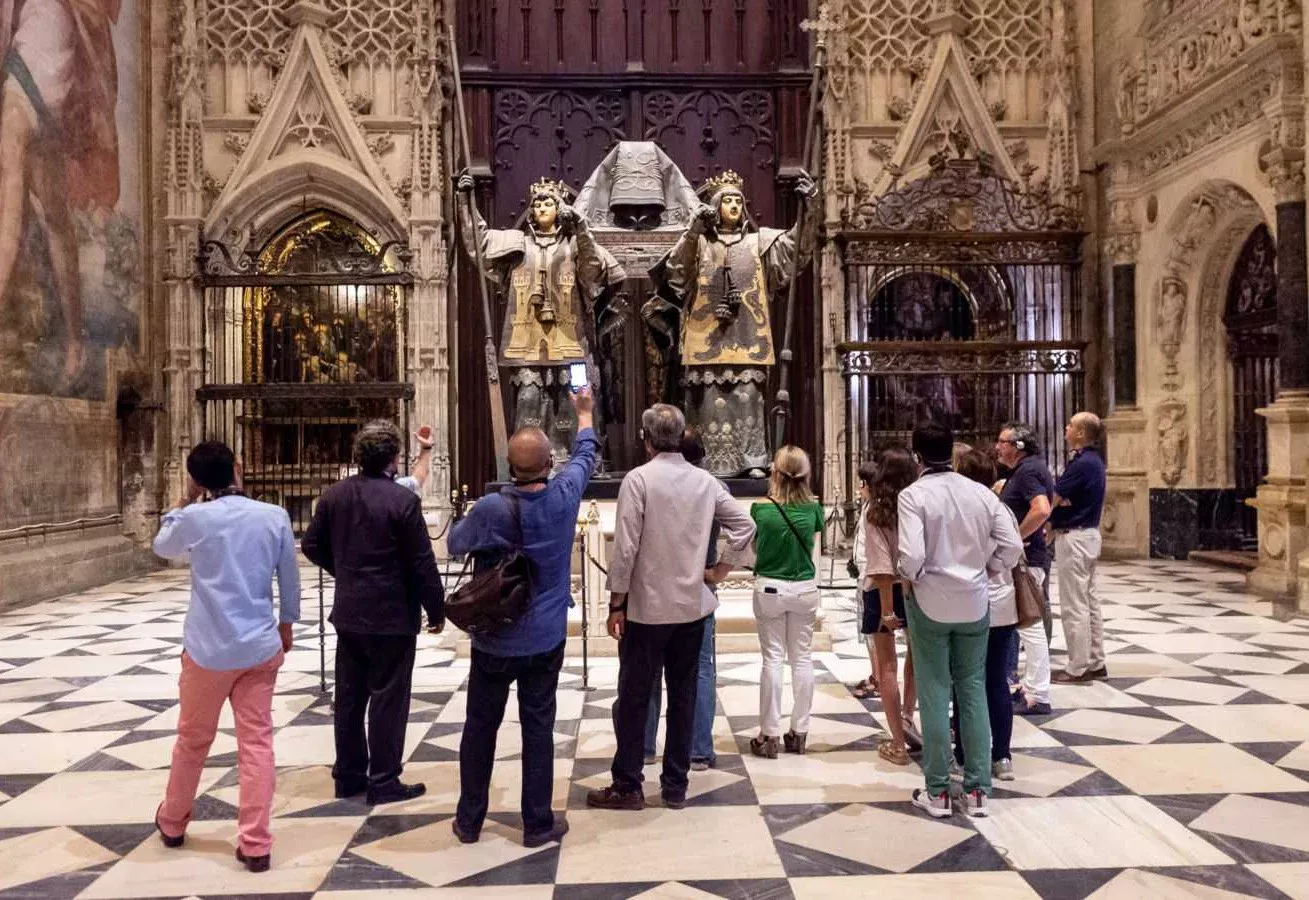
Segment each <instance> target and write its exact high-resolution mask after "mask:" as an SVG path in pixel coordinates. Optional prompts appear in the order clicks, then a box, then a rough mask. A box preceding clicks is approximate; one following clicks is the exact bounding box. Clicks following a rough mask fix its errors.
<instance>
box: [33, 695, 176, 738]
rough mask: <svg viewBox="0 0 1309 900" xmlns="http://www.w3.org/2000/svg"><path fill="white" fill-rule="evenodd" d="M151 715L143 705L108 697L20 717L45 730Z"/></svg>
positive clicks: (93, 726) (96, 725)
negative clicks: (96, 701) (99, 700)
mask: <svg viewBox="0 0 1309 900" xmlns="http://www.w3.org/2000/svg"><path fill="white" fill-rule="evenodd" d="M154 715H155V714H154V712H152V711H151V710H148V709H146V708H145V707H144V706H137V705H135V704H133V703H126V702H124V701H122V700H109V701H106V702H104V703H86V704H82V705H79V706H63V707H60V708H59V709H55V710H51V711H49V712H43V713H36V714H34V715H30V716H24V717H23V718H24V719H25V720H26V721H28V722H31V723H32V724H33V725H36V726H38V727H40V728H44V729H45V730H46V731H89V730H91V729H96V728H103V727H105V726H107V725H117V724H119V723H124V722H137V721H141V720H143V719H149V718H152V717H153V716H154Z"/></svg>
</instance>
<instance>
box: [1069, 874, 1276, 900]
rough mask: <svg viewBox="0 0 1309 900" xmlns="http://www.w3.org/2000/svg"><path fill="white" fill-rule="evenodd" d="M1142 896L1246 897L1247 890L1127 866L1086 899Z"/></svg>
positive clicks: (1160, 899)
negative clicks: (1223, 888)
mask: <svg viewBox="0 0 1309 900" xmlns="http://www.w3.org/2000/svg"><path fill="white" fill-rule="evenodd" d="M1145 897H1149V898H1150V900H1250V895H1249V894H1236V893H1233V892H1232V891H1225V890H1222V889H1221V888H1214V887H1209V886H1207V885H1203V884H1199V883H1197V882H1194V881H1183V880H1182V879H1180V878H1169V877H1168V876H1167V875H1163V874H1160V873H1158V872H1142V871H1141V870H1139V869H1128V870H1127V871H1125V872H1123V873H1121V874H1119V875H1115V876H1114V877H1113V879H1111V880H1110V881H1109V882H1108V883H1107V884H1105V886H1104V887H1102V888H1100V889H1099V890H1098V891H1096V892H1095V893H1094V894H1092V895H1091V896H1090V897H1089V898H1088V900H1141V898H1145Z"/></svg>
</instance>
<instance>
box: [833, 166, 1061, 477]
mask: <svg viewBox="0 0 1309 900" xmlns="http://www.w3.org/2000/svg"><path fill="white" fill-rule="evenodd" d="M1075 221H1076V216H1075V213H1074V211H1073V210H1071V209H1070V208H1069V207H1066V206H1061V205H1059V204H1057V203H1054V202H1052V201H1051V200H1050V198H1049V197H1048V195H1047V194H1045V192H1044V191H1042V190H1040V189H1034V188H1032V187H1031V186H1029V185H1021V186H1019V185H1015V184H1013V183H1011V182H1009V181H1007V180H1005V179H1004V178H1002V177H1001V176H1000V175H999V174H997V173H996V172H994V171H993V170H992V169H991V167H990V165H989V162H988V161H987V160H986V159H985V158H984V157H983V158H979V159H955V160H947V159H945V158H944V156H943V155H938V156H937V157H935V158H934V159H933V160H932V167H931V171H930V173H929V174H928V175H926V176H924V177H923V178H922V179H919V180H918V181H914V182H911V183H910V184H908V185H906V186H904V187H901V188H898V189H895V190H892V191H891V192H889V193H887V194H885V195H883V196H882V197H880V198H878V199H877V200H876V201H873V202H868V203H864V204H861V205H860V206H859V207H858V208H857V212H856V214H855V215H854V216H853V217H852V220H851V222H850V225H851V226H852V227H851V228H850V229H849V230H847V231H846V232H844V233H843V234H842V235H841V238H840V239H841V240H842V242H843V247H842V256H843V261H844V267H845V296H846V334H847V335H848V336H849V337H848V340H847V342H846V343H844V344H842V345H841V346H840V347H839V348H838V351H839V352H840V354H841V358H842V374H843V376H844V378H845V381H846V388H847V391H846V396H847V408H846V422H847V434H848V435H849V436H850V444H851V447H850V449H851V452H850V453H849V455H848V456H847V488H848V490H849V491H850V492H851V493H850V494H848V496H852V495H853V490H854V488H855V487H856V485H855V482H854V469H855V467H856V465H857V462H858V461H859V460H861V459H866V458H870V457H872V456H873V455H875V454H876V453H877V452H878V451H879V450H881V449H882V448H884V447H886V446H888V445H892V444H902V445H908V443H909V440H910V436H911V434H912V431H913V429H914V427H915V426H916V425H918V424H920V423H922V422H925V421H929V420H933V421H939V422H942V423H943V424H946V425H948V426H950V428H951V429H952V430H953V431H954V432H955V435H956V439H957V440H959V441H963V442H965V443H968V444H971V445H973V446H975V447H979V448H982V449H986V450H988V451H989V450H991V449H992V447H993V445H994V443H995V439H996V437H997V436H998V435H999V433H1000V431H1001V429H1002V428H1003V427H1004V425H1005V424H1006V423H1008V422H1012V421H1021V422H1025V423H1027V424H1029V425H1031V426H1032V427H1033V428H1034V429H1035V430H1036V432H1037V434H1038V435H1039V437H1040V439H1041V443H1042V448H1043V452H1044V455H1045V457H1046V459H1047V461H1048V462H1049V463H1050V464H1051V465H1052V466H1053V467H1055V468H1056V469H1060V468H1062V466H1063V461H1064V458H1065V454H1066V450H1067V448H1066V446H1065V442H1064V436H1063V429H1064V424H1065V423H1066V422H1067V421H1068V419H1069V418H1070V417H1071V416H1072V415H1073V413H1075V412H1077V411H1078V410H1079V409H1081V408H1082V406H1083V404H1084V403H1085V385H1084V366H1083V360H1084V355H1085V347H1086V344H1085V341H1084V340H1083V330H1082V316H1083V309H1082V297H1081V257H1080V247H1081V241H1082V237H1083V236H1082V234H1081V233H1079V232H1076V231H1073V230H1072V229H1071V226H1072V224H1073V223H1074V222H1075Z"/></svg>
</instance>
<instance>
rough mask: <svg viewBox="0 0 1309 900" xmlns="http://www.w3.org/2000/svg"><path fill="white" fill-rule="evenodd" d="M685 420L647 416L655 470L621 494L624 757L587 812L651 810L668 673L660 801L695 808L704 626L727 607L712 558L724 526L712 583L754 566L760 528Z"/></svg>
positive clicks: (619, 723)
mask: <svg viewBox="0 0 1309 900" xmlns="http://www.w3.org/2000/svg"><path fill="white" fill-rule="evenodd" d="M685 430H686V420H685V418H684V417H683V416H682V411H681V410H679V409H678V408H677V407H675V406H669V405H668V404H665V403H660V404H656V405H655V406H653V407H651V408H650V409H647V410H646V411H645V412H644V413H643V414H642V416H641V434H642V437H643V439H644V441H645V446H646V453H647V455H648V456H649V457H650V461H649V462H647V463H646V464H645V465H643V466H638V467H637V468H635V469H633V470H632V471H630V472H628V473H627V475H626V476H624V478H623V483H622V485H621V486H620V488H619V490H618V510H617V513H616V520H615V525H614V544H613V553H612V555H611V556H610V558H609V591H610V599H609V610H610V612H609V621H608V628H609V634H610V635H611V636H612V637H613V638H614V639H615V640H617V641H618V697H617V699H616V700H615V701H614V732H615V737H616V739H617V744H618V748H617V751H616V752H615V754H614V761H613V765H612V767H611V771H612V773H613V783H612V784H611V785H609V786H608V787H606V788H602V789H600V790H595V791H591V792H590V793H589V794H588V795H587V798H586V802H587V805H588V806H592V807H597V808H600V809H629V810H638V809H644V808H645V795H644V792H643V790H642V788H641V778H642V764H643V762H644V756H643V753H642V751H643V749H644V748H643V746H642V745H643V744H644V736H645V735H644V732H645V723H646V717H647V716H648V715H649V709H650V694H651V692H652V691H653V689H654V681H655V678H656V677H658V673H659V667H660V666H661V665H662V666H663V670H664V678H665V683H666V684H667V687H668V715H667V737H666V740H665V742H664V764H663V774H662V775H661V777H660V793H661V794H662V795H663V800H664V803H665V804H666V805H668V806H669V807H671V808H674V809H680V808H682V807H683V806H684V805H685V804H686V788H687V784H688V778H687V771H688V769H689V768H690V765H691V731H692V727H693V724H694V721H695V698H696V680H697V674H698V671H699V661H700V648H701V645H702V643H703V640H704V628H705V620H706V619H707V618H708V617H709V616H710V615H711V614H712V613H713V611H714V610H715V609H716V608H717V607H718V598H717V596H716V595H715V594H714V593H713V592H712V591H709V590H706V589H705V579H706V575H707V573H706V572H705V567H704V561H705V548H707V547H708V546H709V535H710V532H711V531H712V530H713V525H714V523H715V522H717V523H718V525H719V526H720V528H721V529H722V540H723V543H724V549H723V553H722V556H721V558H720V560H719V562H718V565H717V566H716V567H715V568H714V573H713V576H712V577H713V578H721V577H724V576H726V574H727V573H728V572H730V571H731V570H732V568H733V567H734V566H737V565H742V564H748V563H749V562H751V560H752V559H753V556H752V554H751V550H750V541H751V539H752V538H753V537H754V532H755V529H754V523H753V522H752V521H751V520H750V514H749V513H747V512H746V511H745V508H744V507H742V506H741V504H739V503H738V502H736V501H735V500H733V499H732V495H731V494H730V493H728V491H727V488H726V486H724V485H723V483H722V482H721V481H719V480H718V479H717V478H715V477H714V476H712V475H710V474H709V473H708V472H706V471H705V470H704V469H700V468H697V467H696V466H693V465H691V463H689V462H687V461H686V457H684V456H683V455H682V434H683V432H684V431H685Z"/></svg>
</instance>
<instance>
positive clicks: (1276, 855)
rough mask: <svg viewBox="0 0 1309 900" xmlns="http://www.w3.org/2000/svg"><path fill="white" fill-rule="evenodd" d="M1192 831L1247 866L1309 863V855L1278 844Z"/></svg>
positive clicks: (1200, 830) (1196, 830)
mask: <svg viewBox="0 0 1309 900" xmlns="http://www.w3.org/2000/svg"><path fill="white" fill-rule="evenodd" d="M1192 830H1193V831H1194V832H1195V833H1196V834H1198V835H1200V836H1201V837H1202V838H1204V839H1205V840H1206V841H1208V842H1209V843H1211V844H1213V845H1214V846H1215V847H1217V848H1218V849H1219V850H1221V851H1222V852H1224V853H1226V854H1227V855H1228V856H1230V857H1231V858H1232V859H1234V860H1236V861H1237V862H1239V863H1245V864H1246V865H1251V864H1257V863H1289V862H1309V853H1305V852H1303V851H1301V850H1293V849H1291V848H1290V847H1280V846H1278V845H1276V844H1265V843H1263V842H1261V841H1251V840H1246V839H1245V838H1238V837H1232V836H1231V835H1227V834H1215V833H1214V832H1212V831H1204V830H1203V829H1200V828H1194V827H1193V828H1192Z"/></svg>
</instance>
